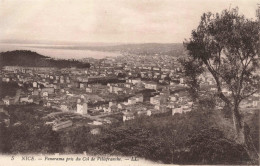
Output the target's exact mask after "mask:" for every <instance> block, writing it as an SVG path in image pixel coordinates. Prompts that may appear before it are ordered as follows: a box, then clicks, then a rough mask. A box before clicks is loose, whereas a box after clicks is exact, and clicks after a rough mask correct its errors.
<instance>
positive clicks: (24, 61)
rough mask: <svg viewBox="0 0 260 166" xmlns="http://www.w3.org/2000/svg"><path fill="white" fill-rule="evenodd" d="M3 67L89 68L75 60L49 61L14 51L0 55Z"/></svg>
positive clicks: (21, 51)
mask: <svg viewBox="0 0 260 166" xmlns="http://www.w3.org/2000/svg"><path fill="white" fill-rule="evenodd" d="M3 66H28V67H57V68H66V67H77V68H89V66H90V65H89V64H88V63H82V62H79V61H75V60H57V59H51V58H49V57H47V56H43V55H40V54H38V53H36V52H32V51H29V50H15V51H7V52H1V53H0V67H3Z"/></svg>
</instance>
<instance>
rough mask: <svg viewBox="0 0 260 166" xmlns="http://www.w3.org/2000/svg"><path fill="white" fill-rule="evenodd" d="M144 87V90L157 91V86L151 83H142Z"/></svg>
mask: <svg viewBox="0 0 260 166" xmlns="http://www.w3.org/2000/svg"><path fill="white" fill-rule="evenodd" d="M144 87H145V89H153V90H157V88H158V86H157V84H156V83H153V82H146V83H144Z"/></svg>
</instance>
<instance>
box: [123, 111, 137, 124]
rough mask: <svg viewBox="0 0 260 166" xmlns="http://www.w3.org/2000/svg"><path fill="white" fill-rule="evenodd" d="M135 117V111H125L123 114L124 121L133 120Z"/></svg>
mask: <svg viewBox="0 0 260 166" xmlns="http://www.w3.org/2000/svg"><path fill="white" fill-rule="evenodd" d="M134 118H135V116H134V114H133V113H131V112H126V113H124V115H123V122H125V121H128V120H132V119H134Z"/></svg>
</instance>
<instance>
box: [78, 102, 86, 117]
mask: <svg viewBox="0 0 260 166" xmlns="http://www.w3.org/2000/svg"><path fill="white" fill-rule="evenodd" d="M77 113H78V114H81V115H86V114H87V113H88V104H87V103H84V104H77Z"/></svg>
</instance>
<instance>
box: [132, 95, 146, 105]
mask: <svg viewBox="0 0 260 166" xmlns="http://www.w3.org/2000/svg"><path fill="white" fill-rule="evenodd" d="M138 102H144V96H143V95H142V94H139V95H136V96H133V97H130V98H129V99H128V104H136V103H138Z"/></svg>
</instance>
